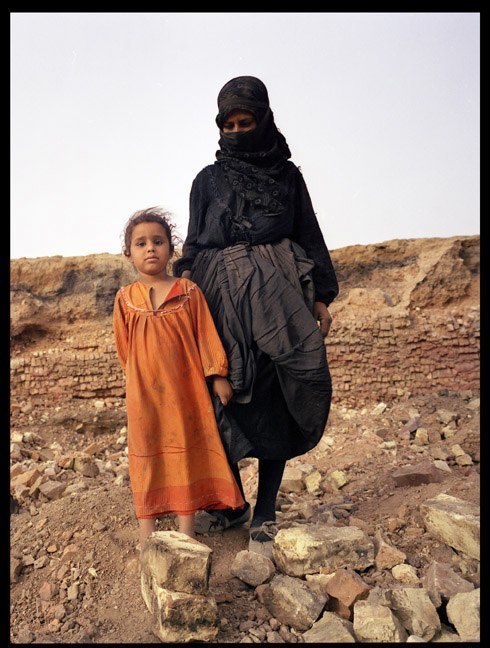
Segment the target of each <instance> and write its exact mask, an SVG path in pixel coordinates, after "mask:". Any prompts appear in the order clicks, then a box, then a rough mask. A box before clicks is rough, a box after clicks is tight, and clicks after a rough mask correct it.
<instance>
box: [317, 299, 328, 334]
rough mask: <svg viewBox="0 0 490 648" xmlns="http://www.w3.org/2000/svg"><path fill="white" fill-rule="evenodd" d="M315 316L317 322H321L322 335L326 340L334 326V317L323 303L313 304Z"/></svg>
mask: <svg viewBox="0 0 490 648" xmlns="http://www.w3.org/2000/svg"><path fill="white" fill-rule="evenodd" d="M313 315H314V317H315V319H316V320H317V322H320V333H321V334H322V336H323V337H324V338H326V337H327V335H328V332H329V331H330V326H331V324H332V316H331V315H330V313H329V312H328V308H327V306H326V305H325V304H324V303H323V302H318V301H317V302H315V303H314V304H313Z"/></svg>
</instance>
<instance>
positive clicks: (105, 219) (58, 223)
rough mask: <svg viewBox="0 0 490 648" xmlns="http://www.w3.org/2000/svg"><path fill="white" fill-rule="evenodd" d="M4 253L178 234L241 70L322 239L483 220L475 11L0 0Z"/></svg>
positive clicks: (353, 240)
mask: <svg viewBox="0 0 490 648" xmlns="http://www.w3.org/2000/svg"><path fill="white" fill-rule="evenodd" d="M10 17H11V257H12V258H19V257H38V256H52V255H63V256H78V255H86V254H95V253H100V252H110V253H118V252H120V249H121V239H120V235H121V231H122V229H123V226H124V224H125V222H126V220H127V218H129V216H130V215H131V214H132V213H133V212H134V211H136V210H138V209H142V208H145V207H150V206H153V205H161V206H163V207H165V208H167V209H168V210H170V211H171V212H172V213H173V215H174V221H175V223H176V225H177V228H178V231H179V232H180V234H181V235H182V236H185V234H186V231H187V219H188V196H189V190H190V186H191V183H192V180H193V179H194V177H195V175H196V174H197V173H198V172H199V171H200V170H201V168H202V167H204V166H205V165H207V164H211V163H212V162H214V160H215V152H216V150H217V148H218V146H217V142H218V129H217V127H216V124H215V121H214V119H215V116H216V112H217V106H216V97H217V94H218V92H219V90H220V88H221V87H222V86H223V85H224V84H225V83H226V82H227V81H228V80H229V79H231V78H233V77H235V76H239V75H253V76H257V77H259V78H260V79H262V80H263V81H264V83H265V84H266V85H267V87H268V90H269V98H270V102H271V108H272V110H273V112H274V116H275V120H276V124H277V126H278V128H279V129H280V130H281V131H282V133H283V134H284V135H285V137H286V140H287V141H288V144H289V146H290V149H291V152H292V158H291V159H292V161H293V162H295V164H297V165H298V166H300V167H301V169H302V171H303V175H304V178H305V180H306V183H307V186H308V189H309V192H310V195H311V198H312V201H313V205H314V208H315V211H316V212H317V215H318V219H319V222H320V226H321V228H322V231H323V234H324V237H325V240H326V243H327V245H328V247H329V248H330V249H335V248H339V247H344V246H346V245H354V244H367V243H377V242H381V241H386V240H390V239H395V238H419V237H433V236H437V237H446V236H454V235H468V234H478V233H479V223H480V219H479V189H480V168H479V141H480V131H479V122H480V109H479V105H480V87H479V79H480V39H479V33H480V14H479V13H476V12H469V13H465V12H458V13H451V12H441V13H417V12H415V13H410V12H405V13H404V12H400V13H328V12H308V13H296V12H264V13H261V12H250V13H225V12H204V13H199V12H195V13H194V12H191V13H178V12H177V13H174V12H170V13H159V12H147V13H125V12H114V13H110V12H103V13H90V12H86V13H64V12H60V13H57V12H47V13H35V12H26V13H18V12H11V14H10Z"/></svg>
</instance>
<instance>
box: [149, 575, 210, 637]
mask: <svg viewBox="0 0 490 648" xmlns="http://www.w3.org/2000/svg"><path fill="white" fill-rule="evenodd" d="M141 592H142V594H143V600H144V601H145V603H146V606H147V607H148V609H149V610H150V612H151V613H152V615H153V618H154V622H155V629H154V631H155V634H156V635H157V636H158V637H159V638H160V640H161V641H162V642H164V643H181V642H182V643H185V642H189V641H212V640H213V639H215V638H216V635H217V634H218V629H219V617H218V606H217V604H216V601H215V600H214V598H213V597H212V596H201V595H199V594H188V593H184V592H171V591H170V590H167V589H165V588H163V587H159V586H158V585H157V584H156V582H155V580H154V579H152V578H151V577H150V576H148V574H147V573H144V572H141Z"/></svg>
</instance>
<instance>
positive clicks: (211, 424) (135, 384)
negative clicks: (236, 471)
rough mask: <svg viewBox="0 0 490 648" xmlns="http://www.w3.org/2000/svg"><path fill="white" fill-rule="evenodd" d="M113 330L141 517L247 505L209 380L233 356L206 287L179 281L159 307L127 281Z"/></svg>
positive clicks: (144, 289)
mask: <svg viewBox="0 0 490 648" xmlns="http://www.w3.org/2000/svg"><path fill="white" fill-rule="evenodd" d="M114 335H115V342H116V349H117V354H118V357H119V361H120V363H121V366H122V368H123V371H124V372H125V376H126V408H127V417H128V458H129V477H130V482H131V489H132V491H133V497H134V505H135V513H136V517H137V518H154V517H158V516H159V515H162V514H164V513H181V514H182V513H184V514H185V513H192V512H195V511H197V510H200V509H221V508H226V507H232V508H237V507H240V506H243V504H244V501H243V498H242V496H241V494H240V491H239V489H238V487H237V484H236V481H235V479H234V477H233V473H232V472H231V470H230V467H229V464H228V461H227V458H226V454H225V450H224V448H223V445H222V443H221V439H220V436H219V432H218V428H217V424H216V418H215V415H214V410H213V405H212V401H211V396H210V393H209V390H208V386H207V384H206V377H207V376H212V375H220V376H226V375H227V373H228V361H227V358H226V354H225V351H224V349H223V346H222V344H221V340H220V338H219V336H218V333H217V331H216V328H215V326H214V322H213V319H212V317H211V314H210V312H209V309H208V305H207V303H206V300H205V297H204V295H203V293H202V292H201V290H200V288H199V287H198V286H197V285H196V284H195V283H194V282H192V281H190V280H189V279H184V278H179V279H177V280H176V282H175V283H174V285H173V286H172V288H171V290H170V292H169V294H168V295H167V297H166V298H165V301H164V302H163V303H162V304H161V306H160V307H159V308H158V309H157V310H154V309H153V308H152V304H151V300H150V294H149V288H148V287H147V286H146V285H145V284H143V283H141V282H140V281H135V282H134V283H132V284H130V285H128V286H124V287H123V288H121V289H120V290H119V291H118V293H117V295H116V298H115V303H114Z"/></svg>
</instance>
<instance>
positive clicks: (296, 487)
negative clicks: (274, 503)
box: [279, 466, 305, 493]
mask: <svg viewBox="0 0 490 648" xmlns="http://www.w3.org/2000/svg"><path fill="white" fill-rule="evenodd" d="M304 487H305V485H304V482H303V471H302V470H300V469H299V468H295V467H293V466H286V468H285V469H284V474H283V476H282V481H281V485H280V487H279V490H280V491H281V492H283V493H300V492H301V491H302V490H303V489H304Z"/></svg>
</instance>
